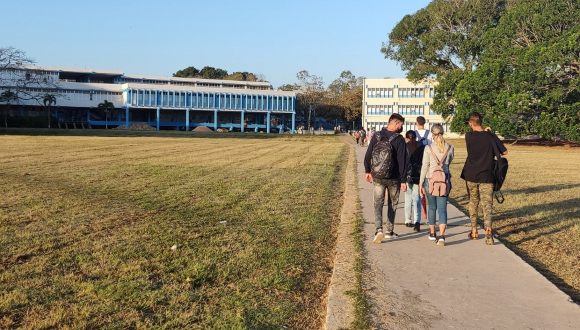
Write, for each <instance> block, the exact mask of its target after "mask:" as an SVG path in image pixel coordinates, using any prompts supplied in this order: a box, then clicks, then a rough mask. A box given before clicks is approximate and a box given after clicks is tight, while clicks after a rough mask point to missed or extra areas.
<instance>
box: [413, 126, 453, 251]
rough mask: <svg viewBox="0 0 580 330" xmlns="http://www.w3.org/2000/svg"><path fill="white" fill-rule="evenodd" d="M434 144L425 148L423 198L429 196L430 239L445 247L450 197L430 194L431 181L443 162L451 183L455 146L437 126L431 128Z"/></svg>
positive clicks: (444, 170)
mask: <svg viewBox="0 0 580 330" xmlns="http://www.w3.org/2000/svg"><path fill="white" fill-rule="evenodd" d="M431 134H432V135H433V143H432V144H431V145H429V146H427V147H425V152H424V154H423V165H422V167H421V178H420V180H419V187H421V192H420V193H421V197H422V198H425V196H427V203H428V204H429V206H428V208H427V218H428V220H429V239H430V240H432V241H436V242H437V245H439V246H443V245H445V229H446V227H447V199H448V196H433V195H431V194H430V193H429V180H430V179H431V177H432V176H433V172H434V171H435V167H436V166H437V161H438V160H439V161H441V163H442V165H443V166H442V168H443V172H445V175H446V176H447V177H448V178H449V182H451V173H450V172H449V164H451V162H452V161H453V153H454V149H453V146H452V145H450V144H449V143H446V142H445V139H444V138H443V126H441V125H439V124H435V125H433V126H432V127H431ZM435 212H438V213H439V239H437V236H436V235H435Z"/></svg>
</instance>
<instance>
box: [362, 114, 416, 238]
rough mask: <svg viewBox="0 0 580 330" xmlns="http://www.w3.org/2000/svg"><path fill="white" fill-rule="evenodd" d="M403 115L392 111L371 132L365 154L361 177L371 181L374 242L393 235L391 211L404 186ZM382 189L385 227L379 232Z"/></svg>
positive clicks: (404, 148) (393, 212) (393, 217)
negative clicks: (385, 123)
mask: <svg viewBox="0 0 580 330" xmlns="http://www.w3.org/2000/svg"><path fill="white" fill-rule="evenodd" d="M404 123H405V118H403V116H401V115H399V114H398V113H394V114H392V115H391V117H390V118H389V123H388V125H387V127H384V128H383V129H382V130H381V131H380V132H377V134H375V137H373V139H372V140H371V141H370V144H369V147H368V149H367V152H366V154H365V159H364V166H365V173H366V174H365V179H366V181H367V182H369V183H372V184H373V186H374V187H373V196H374V198H373V200H374V212H375V228H376V232H375V237H374V239H373V242H374V243H381V240H382V238H383V237H386V238H390V239H393V238H396V237H398V236H399V235H397V234H396V233H395V232H394V231H393V229H394V224H395V211H396V208H397V204H398V203H399V193H400V191H401V190H402V191H403V192H405V191H406V190H407V180H406V172H407V171H406V169H407V157H408V155H407V146H406V145H405V139H404V138H403V136H402V135H400V134H399V133H401V132H402V131H403V124H404ZM385 191H386V192H387V193H388V203H387V217H388V222H387V223H386V231H385V232H383V206H384V205H385Z"/></svg>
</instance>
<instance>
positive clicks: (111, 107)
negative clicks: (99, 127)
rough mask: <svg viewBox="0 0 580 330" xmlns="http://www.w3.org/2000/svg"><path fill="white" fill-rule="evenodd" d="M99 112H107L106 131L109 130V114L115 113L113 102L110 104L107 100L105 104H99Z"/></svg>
mask: <svg viewBox="0 0 580 330" xmlns="http://www.w3.org/2000/svg"><path fill="white" fill-rule="evenodd" d="M98 108H99V110H102V111H103V112H105V129H108V128H109V122H108V119H109V112H111V111H113V110H114V109H115V105H113V102H109V101H107V100H104V101H103V102H101V103H99V105H98Z"/></svg>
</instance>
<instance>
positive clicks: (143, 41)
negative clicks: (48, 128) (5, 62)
mask: <svg viewBox="0 0 580 330" xmlns="http://www.w3.org/2000/svg"><path fill="white" fill-rule="evenodd" d="M429 2H430V0H405V1H388V0H387V1H386V0H380V1H379V0H377V1H375V0H373V1H343V0H338V1H328V2H326V1H325V2H322V1H314V0H310V1H304V0H296V1H281V2H278V1H262V0H257V1H254V0H247V1H239V0H237V1H230V0H214V1H191V0H190V1H187V0H166V1H149V0H141V1H138V0H130V1H125V0H116V1H113V0H104V1H79V0H75V1H71V0H20V1H11V4H10V6H9V7H11V8H10V9H9V10H7V11H5V12H4V13H3V14H2V19H1V20H0V28H1V31H2V32H1V33H2V36H1V37H0V40H1V41H0V46H1V47H5V46H14V47H16V48H18V49H21V50H23V51H25V52H26V53H27V55H28V56H30V57H32V58H33V59H34V60H35V61H36V63H37V64H38V65H44V66H60V67H79V68H87V69H88V68H91V69H114V70H122V71H123V72H124V73H125V74H143V75H158V76H171V75H172V74H173V73H174V72H176V71H177V70H180V69H183V68H186V67H188V66H195V67H196V68H198V69H201V68H202V67H204V66H206V65H208V66H213V67H216V68H221V69H225V70H227V71H228V72H230V73H232V72H234V71H248V72H253V73H262V74H264V75H265V77H266V79H267V80H268V81H270V82H271V83H272V85H273V87H274V88H277V87H278V86H280V85H282V84H286V83H295V82H297V79H296V73H297V72H299V71H301V70H307V71H309V72H310V73H311V74H314V75H317V76H319V77H322V78H323V79H324V82H325V83H326V84H329V83H330V82H332V81H333V80H334V79H336V78H338V77H339V75H340V73H341V72H342V71H344V70H350V71H351V72H352V73H353V74H354V75H355V76H357V77H359V76H365V77H367V78H384V77H387V76H389V77H404V75H405V73H404V72H403V71H402V70H401V69H400V67H399V66H398V65H397V63H395V62H393V61H390V60H386V59H385V58H384V57H383V55H382V53H381V52H380V48H381V43H382V42H385V41H387V36H388V33H389V32H390V31H391V30H392V28H393V27H394V26H395V24H397V23H398V22H399V21H400V20H401V19H402V18H403V16H405V15H407V14H413V13H415V12H416V11H417V10H419V9H421V8H424V7H426V6H427V5H428V4H429ZM5 7H6V6H5ZM5 9H6V8H5Z"/></svg>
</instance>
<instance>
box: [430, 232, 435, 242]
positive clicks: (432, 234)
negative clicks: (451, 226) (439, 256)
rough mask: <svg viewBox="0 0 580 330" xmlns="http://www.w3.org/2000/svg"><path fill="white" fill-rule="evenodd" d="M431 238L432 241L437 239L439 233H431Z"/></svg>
mask: <svg viewBox="0 0 580 330" xmlns="http://www.w3.org/2000/svg"><path fill="white" fill-rule="evenodd" d="M429 240H430V241H436V240H437V235H435V233H429Z"/></svg>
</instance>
